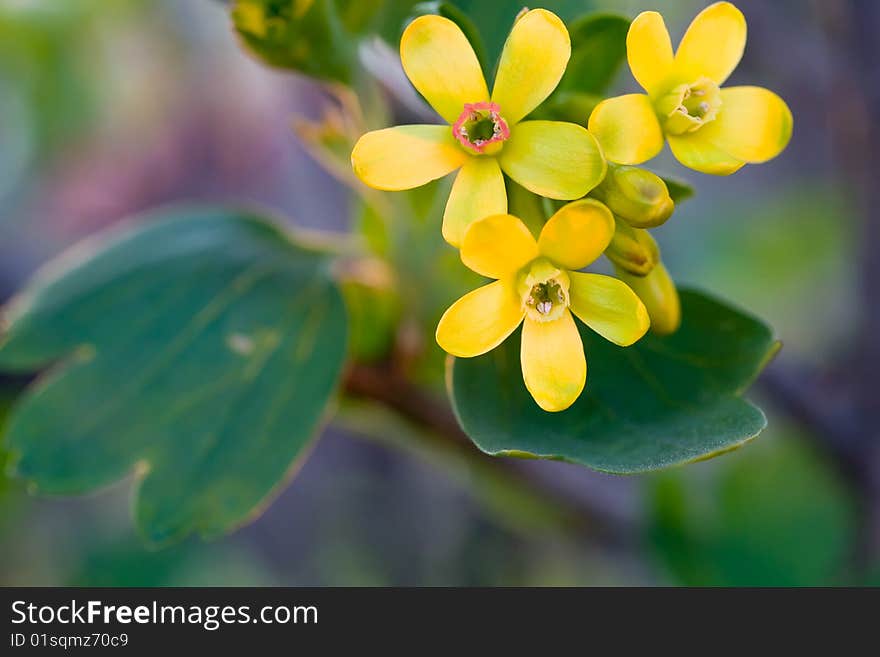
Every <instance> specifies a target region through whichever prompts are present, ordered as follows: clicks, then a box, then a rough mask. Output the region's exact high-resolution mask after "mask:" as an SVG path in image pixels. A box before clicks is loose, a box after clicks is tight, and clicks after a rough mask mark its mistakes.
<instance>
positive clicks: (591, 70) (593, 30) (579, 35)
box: [559, 14, 629, 95]
mask: <svg viewBox="0 0 880 657" xmlns="http://www.w3.org/2000/svg"><path fill="white" fill-rule="evenodd" d="M568 31H569V34H570V35H571V59H570V60H569V62H568V68H566V70H565V75H564V76H563V77H562V81H561V82H560V83H559V89H560V91H569V92H577V93H585V94H595V95H602V94H604V93H605V92H606V91H607V89H608V86H609V85H610V84H611V82H612V81H613V80H614V76H615V75H616V74H617V71H618V70H620V67H621V65H622V64H623V62H624V60H625V59H626V33H627V31H629V19H627V18H625V17H623V16H615V15H613V14H592V15H589V16H584V17H583V18H580V19H578V20H576V21H574V22H573V23H571V25H570V26H569V28H568Z"/></svg>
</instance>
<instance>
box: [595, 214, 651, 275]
mask: <svg viewBox="0 0 880 657" xmlns="http://www.w3.org/2000/svg"><path fill="white" fill-rule="evenodd" d="M614 223H615V230H614V237H612V238H611V243H610V244H609V245H608V248H607V249H605V255H606V256H607V257H608V259H609V260H610V261H611V262H613V263H614V265H615V266H616V267H619V268H620V269H623V270H625V271H626V272H628V273H630V274H632V275H633V276H647V275H648V274H649V273H650V272H651V270H652V269H654V266H655V265H656V264H657V263H658V262H660V250H659V249H658V248H657V242H655V241H654V238H653V237H651V235H650V234H649V233H648V231H646V230H643V229H641V228H633V227H632V226H630V225H629V224H628V223H627V222H625V221H623V220H622V219H621V218H620V217H618V216H615V217H614Z"/></svg>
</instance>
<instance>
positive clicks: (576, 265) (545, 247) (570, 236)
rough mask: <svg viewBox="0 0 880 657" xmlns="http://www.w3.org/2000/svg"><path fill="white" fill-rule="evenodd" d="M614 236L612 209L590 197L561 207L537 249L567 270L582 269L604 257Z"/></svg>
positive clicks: (547, 225)
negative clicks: (603, 253) (604, 252)
mask: <svg viewBox="0 0 880 657" xmlns="http://www.w3.org/2000/svg"><path fill="white" fill-rule="evenodd" d="M613 236H614V216H613V215H612V214H611V210H609V209H608V208H606V207H605V206H604V205H603V204H602V203H599V201H596V200H594V199H590V198H588V199H584V200H582V201H575V202H574V203H569V204H568V205H565V206H563V207H561V208H560V209H559V211H558V212H557V213H556V214H554V215H553V216H552V217H550V219H548V220H547V223H546V224H544V228H543V230H541V236H540V237H539V238H538V250H539V251H540V253H541V255H542V256H544V257H546V258H547V259H548V260H550V261H551V262H553V263H554V264H556V265H558V266H560V267H563V268H564V269H580V268H581V267H586V266H587V265H589V264H590V263H591V262H593V261H594V260H595V259H596V258H598V257H599V256H600V255H602V252H603V251H604V250H605V249H606V248H607V247H608V244H609V243H610V242H611V238H612V237H613Z"/></svg>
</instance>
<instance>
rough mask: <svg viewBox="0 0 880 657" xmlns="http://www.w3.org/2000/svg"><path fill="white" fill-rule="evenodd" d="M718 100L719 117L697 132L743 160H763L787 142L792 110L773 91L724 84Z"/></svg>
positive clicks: (772, 155) (780, 150) (776, 152)
mask: <svg viewBox="0 0 880 657" xmlns="http://www.w3.org/2000/svg"><path fill="white" fill-rule="evenodd" d="M721 102H722V105H721V111H720V112H719V114H718V118H717V119H715V120H714V121H712V123H710V124H708V125H707V126H705V127H703V128H700V132H703V131H705V135H704V137H705V139H706V140H707V141H710V142H711V143H712V144H714V145H715V146H717V147H718V148H720V149H721V150H723V151H724V152H726V153H729V154H730V155H731V156H732V157H735V158H736V159H738V160H744V161H745V162H766V161H767V160H770V159H772V158H774V157H776V156H777V155H779V154H780V153H781V152H782V151H783V149H784V148H785V147H786V146H787V145H788V142H789V140H790V139H791V129H792V117H791V110H790V109H788V105H786V104H785V101H784V100H782V99H781V98H780V97H779V96H777V95H776V94H775V93H773V92H772V91H769V90H767V89H762V88H761V87H727V88H726V89H722V90H721Z"/></svg>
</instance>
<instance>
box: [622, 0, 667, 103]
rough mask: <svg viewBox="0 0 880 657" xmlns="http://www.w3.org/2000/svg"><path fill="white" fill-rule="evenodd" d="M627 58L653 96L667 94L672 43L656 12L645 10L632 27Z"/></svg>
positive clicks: (633, 72) (637, 76) (628, 39)
mask: <svg viewBox="0 0 880 657" xmlns="http://www.w3.org/2000/svg"><path fill="white" fill-rule="evenodd" d="M626 58H627V61H628V62H629V68H630V70H631V71H632V74H633V77H634V78H635V79H636V81H637V82H638V83H639V84H640V85H642V88H643V89H644V90H645V91H647V92H648V93H649V94H650V95H651V96H656V95H658V94H661V93H663V92H664V91H666V89H665V88H664V83H665V82H666V79H667V78H668V77H669V74H670V73H671V72H672V61H673V54H672V41H671V40H670V39H669V31H668V30H667V29H666V24H665V23H664V22H663V17H662V16H661V15H660V14H658V13H657V12H656V11H643V12H642V13H641V14H639V15H638V16H636V19H635V20H634V21H633V22H632V24H631V25H630V26H629V32H627V34H626Z"/></svg>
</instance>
